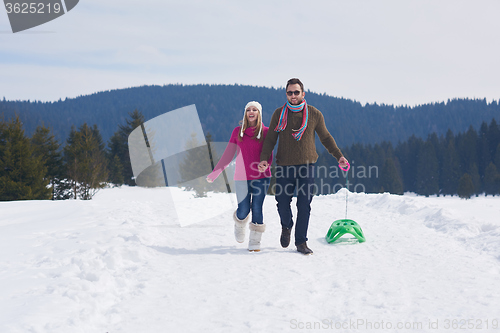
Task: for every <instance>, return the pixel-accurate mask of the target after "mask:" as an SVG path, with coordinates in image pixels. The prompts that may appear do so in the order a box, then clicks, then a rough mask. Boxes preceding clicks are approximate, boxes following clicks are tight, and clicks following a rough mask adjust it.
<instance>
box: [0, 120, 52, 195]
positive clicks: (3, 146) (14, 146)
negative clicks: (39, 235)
mask: <svg viewBox="0 0 500 333" xmlns="http://www.w3.org/2000/svg"><path fill="white" fill-rule="evenodd" d="M0 152H1V153H0V200H2V201H6V200H47V199H49V198H50V192H51V191H50V189H49V188H47V185H48V183H49V182H48V180H47V179H46V175H47V168H46V167H45V166H44V163H43V161H42V157H41V156H36V155H35V153H34V148H33V146H32V145H31V142H30V139H29V138H28V137H26V136H25V134H24V130H23V128H22V123H21V121H20V120H19V117H18V116H16V117H15V118H13V119H12V120H11V121H10V122H8V123H2V125H1V126H0Z"/></svg>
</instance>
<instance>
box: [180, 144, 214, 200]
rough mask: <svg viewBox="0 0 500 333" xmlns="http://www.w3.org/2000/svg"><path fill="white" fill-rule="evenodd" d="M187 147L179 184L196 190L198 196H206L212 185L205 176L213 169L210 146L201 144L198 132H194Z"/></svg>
mask: <svg viewBox="0 0 500 333" xmlns="http://www.w3.org/2000/svg"><path fill="white" fill-rule="evenodd" d="M185 149H186V153H185V156H184V159H183V161H182V162H181V163H180V165H179V171H180V175H181V177H182V179H181V181H180V183H179V186H183V187H184V189H185V190H186V191H191V190H194V191H195V196H196V197H206V196H207V191H208V190H209V189H210V188H211V187H212V186H211V185H210V184H209V183H208V182H207V181H206V179H205V177H204V176H206V175H208V174H209V173H210V172H211V171H212V168H211V164H210V156H209V152H208V148H207V146H206V145H205V146H199V141H198V138H196V134H192V135H191V140H190V141H189V142H187V143H186V147H185Z"/></svg>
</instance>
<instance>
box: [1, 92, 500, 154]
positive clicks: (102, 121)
mask: <svg viewBox="0 0 500 333" xmlns="http://www.w3.org/2000/svg"><path fill="white" fill-rule="evenodd" d="M306 88H307V87H306ZM251 100H257V101H259V102H260V103H261V104H262V106H263V118H264V122H265V124H266V125H268V124H269V120H270V117H271V114H272V112H273V111H274V110H275V109H276V108H277V107H279V106H282V105H283V104H284V102H285V101H286V99H285V93H284V89H283V88H279V89H276V88H266V87H255V86H244V85H182V84H173V85H165V86H141V87H135V88H128V89H120V90H112V91H104V92H99V93H95V94H92V95H87V96H80V97H77V98H71V99H65V100H59V101H57V102H37V101H35V102H30V101H6V100H5V99H4V100H3V101H0V117H1V116H2V114H3V117H4V118H6V119H8V118H10V117H11V116H12V115H14V114H18V115H19V116H20V119H21V121H22V122H23V124H24V128H25V130H26V132H27V135H31V133H33V131H34V129H35V128H36V127H37V126H38V125H40V124H42V123H43V124H44V125H45V126H48V127H50V128H51V129H52V130H53V132H54V134H55V135H56V137H57V139H58V140H59V141H60V142H63V141H65V140H66V138H67V137H68V133H69V131H70V129H71V126H72V125H75V126H76V127H79V126H80V125H81V124H83V123H84V122H86V123H87V124H89V125H94V124H97V126H98V128H99V130H100V132H101V134H102V137H103V139H104V140H105V141H108V139H109V137H111V136H112V135H113V133H114V132H115V131H116V130H117V128H118V125H121V124H124V123H125V119H126V118H127V117H128V113H129V112H132V111H133V110H134V109H138V110H139V111H141V112H142V113H143V114H144V116H145V118H146V120H149V119H151V118H154V117H156V116H158V115H160V114H162V113H165V112H167V111H171V110H174V109H176V108H179V107H183V106H186V105H190V104H196V108H197V110H198V113H199V116H200V120H201V123H202V126H203V128H204V130H205V132H206V133H207V132H210V133H211V134H212V137H213V139H214V140H215V141H224V140H227V138H228V137H229V135H230V133H231V130H232V129H233V128H234V127H235V126H237V125H238V122H239V121H240V120H241V119H242V116H243V108H244V106H245V104H246V103H247V102H248V101H251ZM306 100H307V102H308V103H309V104H311V105H314V106H316V107H317V108H318V109H319V110H321V111H322V112H323V114H324V116H325V120H326V125H327V127H328V129H329V130H330V132H331V133H332V134H333V136H334V137H335V139H336V140H337V142H338V143H339V145H340V146H341V147H344V146H346V145H350V144H352V143H356V142H359V143H374V142H382V141H391V142H393V143H397V142H398V141H404V140H406V139H407V138H408V137H409V136H410V135H412V134H414V135H416V136H417V137H422V138H426V137H427V135H428V134H430V133H432V132H435V133H437V134H438V135H440V134H444V133H446V131H447V130H448V129H451V130H452V131H453V132H455V133H457V132H463V131H466V130H467V129H468V128H469V126H471V125H472V126H473V127H475V128H479V126H480V125H481V123H482V122H483V121H484V122H490V121H491V119H493V118H495V117H496V118H497V119H499V118H500V106H499V104H498V102H497V101H493V102H492V103H487V102H486V100H478V99H475V100H471V99H453V100H448V101H447V102H441V103H431V104H425V105H420V106H416V107H406V106H398V107H394V106H392V105H377V104H366V105H362V104H361V103H359V102H356V101H352V100H348V99H344V98H337V97H332V96H328V95H325V94H316V93H314V92H310V91H307V92H306Z"/></svg>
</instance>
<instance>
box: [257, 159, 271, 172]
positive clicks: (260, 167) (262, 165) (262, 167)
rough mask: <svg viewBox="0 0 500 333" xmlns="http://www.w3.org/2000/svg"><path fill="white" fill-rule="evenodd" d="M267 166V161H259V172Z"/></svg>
mask: <svg viewBox="0 0 500 333" xmlns="http://www.w3.org/2000/svg"><path fill="white" fill-rule="evenodd" d="M268 167H269V163H267V161H261V162H260V163H259V172H264V171H266V169H267V168H268Z"/></svg>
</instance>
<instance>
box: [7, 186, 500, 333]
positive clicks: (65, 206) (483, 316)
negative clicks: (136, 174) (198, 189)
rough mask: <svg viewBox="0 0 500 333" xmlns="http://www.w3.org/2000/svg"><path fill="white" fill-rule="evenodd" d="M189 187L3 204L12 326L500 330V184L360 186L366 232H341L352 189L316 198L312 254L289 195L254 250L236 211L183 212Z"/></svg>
mask: <svg viewBox="0 0 500 333" xmlns="http://www.w3.org/2000/svg"><path fill="white" fill-rule="evenodd" d="M185 195H186V192H182V193H181V192H180V190H179V189H166V188H163V189H144V188H129V187H122V188H114V189H106V190H103V191H101V192H99V193H98V194H97V195H96V196H95V197H94V199H93V200H91V201H57V202H50V201H30V202H27V201H25V202H2V203H0V290H1V292H0V332H9V333H15V332H23V333H25V332H50V333H56V332H65V333H66V332H71V333H76V332H101V333H105V332H109V333H115V332H280V331H285V332H295V331H297V332H310V331H335V332H500V278H499V273H500V197H484V196H480V197H477V198H472V199H471V200H461V199H459V198H457V197H430V198H426V197H419V196H414V195H411V194H407V195H404V196H394V195H389V194H356V193H349V212H348V217H349V218H351V219H353V220H355V221H357V222H358V223H359V224H360V225H361V227H362V228H363V231H364V233H365V236H366V239H367V241H366V243H362V244H358V243H355V242H350V241H347V240H345V239H344V240H343V241H342V242H339V243H337V244H328V243H326V241H325V239H324V237H325V235H326V232H327V231H328V229H329V227H330V224H331V223H332V222H333V221H334V220H336V219H341V218H344V214H345V192H344V191H343V190H341V191H340V192H339V193H337V194H335V195H328V196H319V197H315V198H314V200H313V203H312V214H311V222H310V227H309V235H308V236H309V241H308V244H309V246H310V248H311V249H313V251H314V255H312V256H303V255H301V254H299V253H297V252H296V249H295V246H293V240H292V244H291V246H290V247H289V248H287V249H283V248H281V247H280V244H279V236H280V231H281V227H280V224H279V219H278V215H277V212H276V205H275V200H274V198H273V197H267V198H266V201H265V203H264V219H265V222H266V223H267V231H266V232H265V234H264V236H263V246H262V251H261V252H260V253H250V252H248V251H247V250H246V246H247V244H246V243H244V244H238V243H236V241H235V240H234V237H233V230H232V227H233V222H232V217H231V215H232V211H231V210H227V209H226V210H222V209H219V212H220V213H222V215H220V216H216V217H211V218H209V219H207V220H205V221H202V222H199V223H195V224H189V225H185V226H182V227H181V226H180V225H179V223H178V222H177V220H175V218H176V214H175V211H174V209H173V207H172V204H171V201H169V200H167V199H168V197H169V196H174V197H175V196H185ZM217 196H224V194H213V195H212V197H211V198H192V199H190V200H191V201H192V210H193V212H197V213H198V214H199V213H200V212H207V216H209V215H210V214H209V213H210V212H212V213H213V212H214V211H217V203H216V202H217V201H218V199H219V198H218V197H217ZM214 199H216V200H215V201H214ZM220 199H222V197H220ZM214 202H215V203H214Z"/></svg>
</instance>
